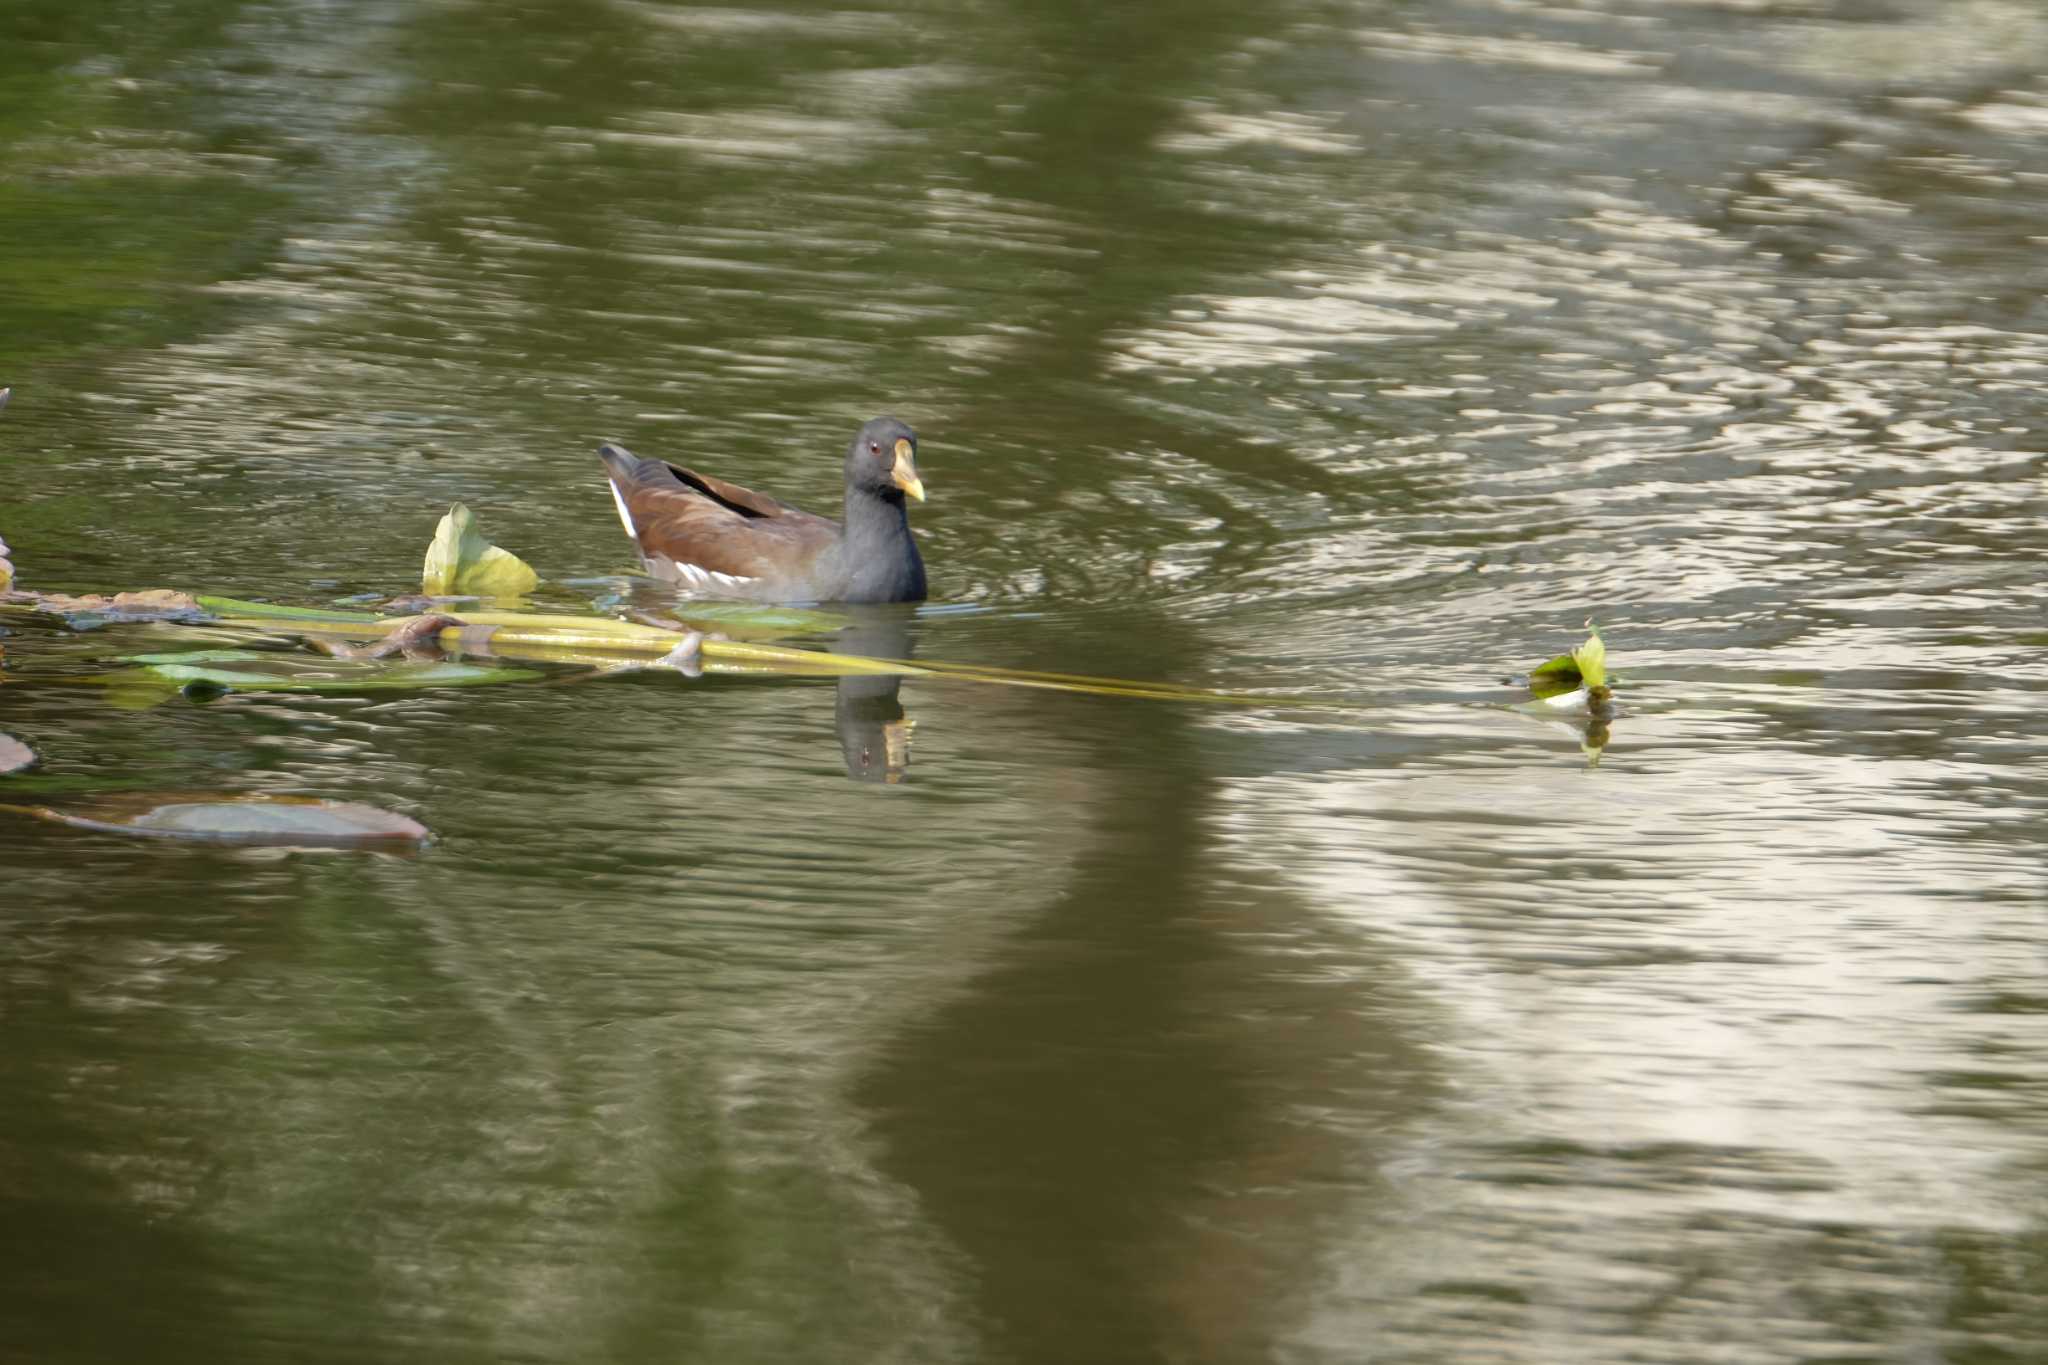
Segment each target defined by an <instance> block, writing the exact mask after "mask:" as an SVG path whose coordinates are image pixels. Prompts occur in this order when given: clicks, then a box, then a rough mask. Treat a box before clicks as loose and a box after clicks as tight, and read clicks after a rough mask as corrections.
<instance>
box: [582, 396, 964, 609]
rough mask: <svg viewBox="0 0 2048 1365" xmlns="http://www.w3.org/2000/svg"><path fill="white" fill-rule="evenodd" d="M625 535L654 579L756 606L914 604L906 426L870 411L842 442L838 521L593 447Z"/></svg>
mask: <svg viewBox="0 0 2048 1365" xmlns="http://www.w3.org/2000/svg"><path fill="white" fill-rule="evenodd" d="M597 454H598V458H599V459H601V460H603V461H604V466H605V470H606V472H607V473H608V474H609V475H610V476H611V485H612V499H613V501H614V502H616V503H617V504H618V508H619V520H620V521H621V522H623V523H625V527H626V534H627V535H628V536H630V537H632V539H633V543H634V544H636V545H638V546H639V547H640V557H641V559H642V560H643V561H644V562H645V563H646V565H647V571H648V572H649V573H651V574H653V575H654V576H655V577H656V578H663V579H667V580H668V581H670V582H672V583H678V584H681V585H682V586H684V587H688V588H697V589H701V590H703V591H704V592H705V593H707V594H711V595H715V596H720V597H739V598H745V599H748V600H751V601H756V602H922V601H923V600H924V597H925V577H924V560H923V558H922V557H921V556H920V555H919V554H918V552H917V541H916V540H915V539H913V538H912V536H911V534H910V515H909V512H908V510H907V508H906V505H905V502H904V499H906V498H915V499H916V500H917V501H919V502H923V501H924V481H923V480H922V479H920V478H919V477H918V474H917V433H916V432H914V431H912V430H911V429H910V428H909V427H907V426H905V425H904V424H903V423H902V422H899V421H897V420H896V419H895V418H894V417H877V418H875V419H874V420H873V421H871V422H869V423H868V424H867V425H866V426H864V427H862V428H861V429H860V433H859V434H858V435H856V436H855V437H854V438H853V443H852V444H851V445H849V446H848V447H847V448H846V508H845V521H844V522H843V523H842V522H836V521H833V520H832V519H831V518H829V517H821V516H817V515H815V514H813V513H810V512H805V511H803V510H801V509H799V508H795V507H791V506H790V505H789V504H788V503H785V502H780V501H778V500H777V499H775V498H771V497H769V496H768V495H767V494H766V493H756V492H754V491H753V490H752V489H750V488H742V487H740V486H739V485H738V484H736V483H727V482H726V481H725V480H723V479H714V478H712V477H711V476H710V475H708V474H699V473H698V472H696V471H695V470H691V469H684V468H682V467H680V466H678V465H672V464H669V463H667V462H666V461H663V460H643V459H641V458H640V457H639V456H637V455H634V454H633V453H632V452H631V451H629V450H627V449H625V447H623V446H618V445H612V444H609V443H607V444H605V445H603V446H600V447H599V448H598V452H597Z"/></svg>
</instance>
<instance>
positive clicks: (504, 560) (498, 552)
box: [420, 502, 540, 597]
mask: <svg viewBox="0 0 2048 1365" xmlns="http://www.w3.org/2000/svg"><path fill="white" fill-rule="evenodd" d="M539 585H540V575H539V574H537V573H535V572H534V571H533V570H532V569H531V568H529V567H528V566H527V564H526V561H525V560H523V559H521V558H520V557H519V556H518V555H515V554H513V553H512V552H511V551H510V550H503V549H500V548H498V547H497V546H495V545H493V544H491V543H490V542H489V541H487V540H485V539H484V536H483V532H481V531H479V530H478V529H477V527H476V515H475V513H473V512H471V511H470V510H469V509H468V508H467V507H465V506H463V505H462V504H461V503H459V502H458V503H456V504H455V505H454V506H453V507H450V508H449V509H448V515H447V516H445V517H442V518H441V524H440V525H439V526H437V527H436V528H435V529H434V543H433V544H432V545H430V546H428V547H427V559H426V564H425V566H424V569H423V571H422V573H421V575H420V586H421V590H422V591H424V592H425V593H427V595H428V596H430V597H446V596H451V595H455V594H460V593H473V594H476V595H478V596H483V597H519V596H523V595H524V594H526V593H529V592H532V591H533V590H534V589H535V588H536V587H538V586H539Z"/></svg>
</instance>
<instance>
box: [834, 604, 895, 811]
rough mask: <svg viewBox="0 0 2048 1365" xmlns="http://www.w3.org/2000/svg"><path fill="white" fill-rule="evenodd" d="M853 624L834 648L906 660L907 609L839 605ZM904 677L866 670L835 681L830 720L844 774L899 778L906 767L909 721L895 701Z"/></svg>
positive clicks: (869, 779)
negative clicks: (842, 606) (852, 618)
mask: <svg viewBox="0 0 2048 1365" xmlns="http://www.w3.org/2000/svg"><path fill="white" fill-rule="evenodd" d="M841 610H844V611H847V612H848V614H850V615H852V616H853V617H854V623H853V624H852V625H850V626H848V627H847V628H846V629H844V630H842V631H841V632H840V633H839V638H838V639H837V640H835V641H834V642H833V645H832V648H833V650H834V652H836V653H840V654H863V655H866V656H867V657H869V658H872V659H908V658H909V657H910V653H911V648H912V644H911V638H910V620H911V618H910V613H909V611H908V610H907V609H905V608H901V607H862V608H841ZM902 686H903V679H901V678H899V677H894V676H881V675H873V674H866V675H862V676H859V677H846V678H841V679H839V680H838V691H837V695H836V696H835V697H834V699H833V703H832V724H833V727H834V728H835V729H837V730H838V731H839V748H840V751H841V753H842V754H843V755H844V756H845V759H846V775H847V776H848V777H851V778H853V779H854V780H855V781H858V782H890V783H895V782H901V781H903V780H904V777H905V775H906V773H907V771H908V769H909V767H910V729H911V726H912V724H914V722H912V721H911V720H910V719H909V718H907V717H906V716H905V715H904V714H903V703H902V702H901V701H899V700H898V699H897V693H898V690H899V689H900V688H901V687H902Z"/></svg>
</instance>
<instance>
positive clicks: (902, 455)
mask: <svg viewBox="0 0 2048 1365" xmlns="http://www.w3.org/2000/svg"><path fill="white" fill-rule="evenodd" d="M889 482H891V483H893V484H895V485H896V486H897V487H898V488H900V489H902V490H903V491H904V492H906V493H908V494H910V496H911V497H913V498H916V499H917V500H918V501H919V502H923V501H924V480H923V479H920V478H919V477H917V462H916V461H915V460H913V459H912V458H911V455H910V442H909V441H908V440H906V439H904V438H903V437H901V436H899V437H897V438H896V463H895V464H893V465H891V466H890V467H889Z"/></svg>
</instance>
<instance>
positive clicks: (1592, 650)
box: [1572, 621, 1607, 692]
mask: <svg viewBox="0 0 2048 1365" xmlns="http://www.w3.org/2000/svg"><path fill="white" fill-rule="evenodd" d="M1586 629H1587V631H1588V632H1589V633H1588V635H1587V636H1586V643H1584V644H1582V645H1580V646H1579V647H1578V648H1577V649H1575V650H1573V651H1572V662H1573V663H1575V664H1577V665H1578V666H1579V677H1580V678H1582V679H1583V680H1584V681H1585V684H1586V690H1587V691H1589V692H1590V691H1597V690H1598V689H1600V688H1603V687H1605V686H1607V644H1606V642H1605V641H1604V640H1602V639H1601V638H1600V630H1599V628H1598V627H1597V626H1595V625H1594V624H1593V623H1592V622H1591V621H1588V622H1587V623H1586Z"/></svg>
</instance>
